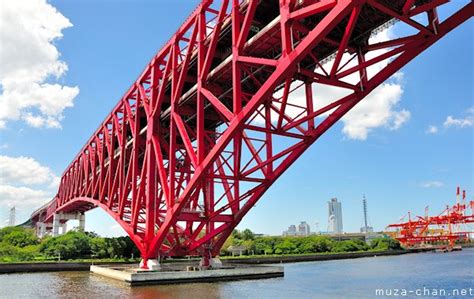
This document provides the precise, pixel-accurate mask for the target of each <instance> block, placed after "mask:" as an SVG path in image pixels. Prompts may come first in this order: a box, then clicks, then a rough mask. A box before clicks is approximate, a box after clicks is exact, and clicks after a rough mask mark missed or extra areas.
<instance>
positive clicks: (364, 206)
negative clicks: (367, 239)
mask: <svg viewBox="0 0 474 299" xmlns="http://www.w3.org/2000/svg"><path fill="white" fill-rule="evenodd" d="M362 211H363V212H364V226H362V227H361V228H360V232H361V233H373V232H374V228H373V227H372V226H369V225H368V216H367V199H366V198H365V195H364V196H363V199H362Z"/></svg>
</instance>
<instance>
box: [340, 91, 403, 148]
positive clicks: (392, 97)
mask: <svg viewBox="0 0 474 299" xmlns="http://www.w3.org/2000/svg"><path fill="white" fill-rule="evenodd" d="M402 93H403V89H402V87H401V85H400V84H397V83H384V84H382V85H380V86H379V87H377V88H376V89H375V90H374V91H373V92H372V93H370V94H369V95H368V96H367V98H365V99H364V100H362V101H361V102H360V103H359V104H358V105H357V106H355V107H354V108H353V109H352V110H351V111H349V112H348V113H347V115H346V116H344V117H343V118H342V121H343V123H344V128H343V129H342V131H343V132H344V134H345V135H346V136H347V137H348V138H350V139H357V140H366V139H367V136H368V134H369V132H371V131H372V130H373V129H375V128H378V127H383V126H386V127H388V128H390V129H392V130H397V129H399V128H400V127H401V125H402V124H403V123H405V122H406V121H407V120H408V119H409V118H410V112H409V111H407V110H401V111H396V110H395V109H394V107H395V105H396V104H397V103H398V102H399V101H400V99H401V96H402Z"/></svg>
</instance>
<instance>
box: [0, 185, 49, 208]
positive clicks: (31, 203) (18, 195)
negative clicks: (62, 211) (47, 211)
mask: <svg viewBox="0 0 474 299" xmlns="http://www.w3.org/2000/svg"><path fill="white" fill-rule="evenodd" d="M51 199H52V197H51V194H50V193H49V192H46V191H44V190H34V189H31V188H28V187H14V186H9V185H0V205H1V206H2V207H17V208H20V209H35V208H39V207H41V205H43V204H45V203H46V202H48V201H50V200H51Z"/></svg>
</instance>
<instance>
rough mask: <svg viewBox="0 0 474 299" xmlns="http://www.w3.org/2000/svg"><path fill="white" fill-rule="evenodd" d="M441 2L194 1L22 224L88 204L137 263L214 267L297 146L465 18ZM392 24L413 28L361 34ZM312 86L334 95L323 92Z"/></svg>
mask: <svg viewBox="0 0 474 299" xmlns="http://www.w3.org/2000/svg"><path fill="white" fill-rule="evenodd" d="M441 5H447V6H449V5H451V4H449V1H447V0H390V1H388V0H319V1H318V0H265V1H262V0H215V1H212V0H203V1H202V2H201V3H200V4H199V5H198V7H197V8H196V9H195V11H194V12H193V13H192V14H191V15H190V16H189V17H188V19H187V20H186V21H185V22H184V23H183V24H182V26H180V27H179V28H178V30H177V31H176V33H175V34H174V35H173V36H172V37H171V38H170V40H169V41H168V42H167V43H166V44H165V45H164V46H163V48H162V49H161V50H159V51H158V53H157V54H156V55H155V57H153V59H152V60H151V61H150V62H149V63H148V64H147V65H146V67H145V69H144V71H143V72H142V73H141V74H140V76H139V77H138V79H137V80H136V82H134V83H133V84H132V85H131V87H130V88H129V89H128V90H127V92H126V93H125V94H124V96H123V97H122V98H121V99H119V101H118V103H117V105H116V106H115V107H114V108H113V110H112V111H111V112H110V114H109V115H108V116H107V117H106V118H105V120H104V121H103V122H102V123H101V124H100V125H99V126H98V128H97V130H96V131H95V132H94V133H93V134H92V136H91V138H90V139H89V140H88V141H87V143H86V144H85V145H84V147H83V148H82V149H81V151H80V152H79V153H78V154H77V156H76V157H75V158H74V159H73V161H72V162H71V164H70V165H69V166H68V167H67V169H66V170H65V172H64V173H63V175H62V177H61V182H60V186H59V190H58V193H57V195H56V196H55V197H54V198H53V199H52V200H51V202H49V203H48V204H47V205H45V206H44V207H42V208H40V209H38V210H37V211H35V212H34V213H33V214H32V215H31V219H30V220H31V223H32V224H33V225H35V226H36V227H44V228H45V230H47V231H50V230H53V231H54V230H56V227H57V226H59V225H60V224H61V223H63V222H66V221H67V219H69V218H71V217H76V218H77V217H79V218H80V217H81V216H80V215H83V213H85V212H87V211H89V210H91V209H94V208H96V207H99V208H101V209H103V210H105V211H106V212H107V213H108V214H110V215H111V216H112V217H113V218H114V219H115V221H117V222H118V223H119V224H120V225H121V227H122V228H123V229H124V230H125V231H126V232H127V234H128V235H129V236H130V237H131V239H132V240H133V241H134V242H135V244H136V245H137V247H138V249H139V250H140V252H141V256H142V258H143V262H142V267H143V268H150V267H152V266H153V265H154V264H155V263H156V262H157V261H156V259H157V257H159V256H183V255H199V256H202V265H203V266H207V265H209V264H212V262H213V260H212V258H213V257H215V256H216V255H217V254H219V251H220V248H221V247H222V245H223V243H224V241H225V240H226V239H227V237H228V236H229V235H230V234H231V232H232V230H233V229H234V228H235V227H236V226H237V225H238V224H239V222H240V221H241V220H242V218H243V217H244V216H245V215H246V214H247V213H248V212H249V210H250V209H251V208H252V207H253V206H254V205H255V203H256V202H257V201H258V200H259V199H260V198H261V197H262V195H263V194H264V193H265V191H266V190H267V189H268V188H269V187H270V186H271V185H272V184H273V183H274V182H275V181H276V180H277V179H278V178H279V177H280V176H281V175H282V174H283V173H284V172H285V171H286V170H287V169H288V167H290V166H291V165H292V164H293V163H294V162H295V161H296V160H297V159H298V158H299V157H300V156H301V154H302V153H303V152H305V150H307V149H308V148H309V147H310V146H311V145H312V144H313V143H314V142H315V141H316V140H318V139H319V137H321V136H322V135H323V134H324V133H325V132H326V131H327V130H328V129H329V128H330V127H332V126H333V125H334V123H336V122H337V121H338V120H339V119H340V118H341V117H343V116H344V115H345V114H346V113H347V112H348V111H350V110H351V109H352V108H353V107H354V106H355V105H357V104H358V103H359V102H360V101H361V100H363V99H364V98H365V97H366V96H367V95H368V94H369V93H371V92H372V91H373V90H374V89H375V88H376V87H377V86H379V85H380V84H382V83H383V82H384V81H385V80H387V79H388V78H390V77H391V76H392V75H393V74H395V73H396V72H397V71H399V70H400V69H401V68H402V67H403V66H405V65H406V64H407V63H409V62H410V61H411V60H412V59H414V58H415V57H417V56H418V55H420V54H421V53H422V52H423V51H425V50H426V49H427V48H429V47H430V46H431V45H433V44H434V43H435V42H437V41H438V40H440V39H441V38H443V37H444V36H445V35H446V34H447V33H449V32H450V31H451V30H453V29H454V28H456V27H458V26H459V25H461V24H462V23H464V22H465V21H466V20H468V19H469V18H471V17H472V15H473V3H472V2H471V1H469V3H468V4H467V5H466V6H464V7H462V8H460V9H458V10H456V9H451V10H448V11H451V12H452V14H450V15H449V16H448V17H447V18H445V19H441V18H440V17H439V16H438V13H437V9H438V7H439V6H441ZM420 16H423V17H425V19H426V21H420V19H421V18H420ZM397 22H398V23H399V24H401V25H402V26H405V27H410V29H411V30H405V32H406V35H405V36H400V37H396V38H395V37H390V39H389V40H386V41H377V40H375V39H371V37H372V36H373V35H375V34H377V33H378V32H380V31H382V30H385V29H386V28H388V27H390V26H392V25H393V24H395V23H397ZM143 42H146V41H143ZM387 62H389V63H387ZM375 65H377V67H374V66H375ZM321 86H326V87H328V88H331V89H334V90H336V91H337V92H335V93H334V97H333V98H331V97H329V98H320V97H319V94H318V93H316V92H315V91H316V90H317V88H319V87H321ZM435 88H436V87H435ZM66 215H67V216H66ZM74 215H75V216H74ZM56 219H57V220H56ZM150 261H151V262H150Z"/></svg>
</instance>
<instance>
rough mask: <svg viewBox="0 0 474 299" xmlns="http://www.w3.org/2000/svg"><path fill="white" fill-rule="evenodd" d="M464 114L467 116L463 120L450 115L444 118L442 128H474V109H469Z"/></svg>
mask: <svg viewBox="0 0 474 299" xmlns="http://www.w3.org/2000/svg"><path fill="white" fill-rule="evenodd" d="M466 114H467V115H466V116H465V117H464V118H455V117H453V116H452V115H449V116H448V117H446V120H445V121H444V123H443V126H444V127H445V128H450V127H456V128H466V127H472V126H474V107H471V108H469V109H468V110H467V113H466Z"/></svg>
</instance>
